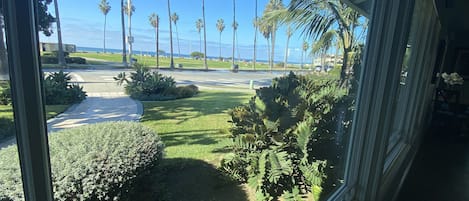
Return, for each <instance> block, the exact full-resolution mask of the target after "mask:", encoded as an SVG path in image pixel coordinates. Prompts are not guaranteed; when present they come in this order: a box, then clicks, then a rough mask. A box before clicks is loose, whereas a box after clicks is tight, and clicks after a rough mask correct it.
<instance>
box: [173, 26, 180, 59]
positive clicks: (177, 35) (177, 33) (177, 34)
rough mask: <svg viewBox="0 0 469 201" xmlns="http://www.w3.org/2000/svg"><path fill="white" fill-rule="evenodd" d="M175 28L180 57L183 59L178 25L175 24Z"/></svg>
mask: <svg viewBox="0 0 469 201" xmlns="http://www.w3.org/2000/svg"><path fill="white" fill-rule="evenodd" d="M174 26H175V27H176V38H177V41H178V56H179V57H181V47H180V46H179V32H178V25H177V24H176V23H174Z"/></svg>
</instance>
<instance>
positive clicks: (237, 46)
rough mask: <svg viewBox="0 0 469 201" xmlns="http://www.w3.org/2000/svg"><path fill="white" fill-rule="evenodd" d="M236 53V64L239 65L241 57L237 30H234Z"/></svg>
mask: <svg viewBox="0 0 469 201" xmlns="http://www.w3.org/2000/svg"><path fill="white" fill-rule="evenodd" d="M236 53H237V54H238V63H239V61H241V57H240V56H239V40H238V30H236Z"/></svg>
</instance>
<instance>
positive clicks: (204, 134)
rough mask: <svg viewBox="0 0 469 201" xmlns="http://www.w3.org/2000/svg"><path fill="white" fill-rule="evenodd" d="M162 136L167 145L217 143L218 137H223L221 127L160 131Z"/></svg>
mask: <svg viewBox="0 0 469 201" xmlns="http://www.w3.org/2000/svg"><path fill="white" fill-rule="evenodd" d="M160 137H161V139H162V140H163V142H165V145H166V147H170V146H178V145H183V144H188V145H193V144H199V145H211V144H216V143H218V141H217V140H216V139H217V138H222V137H223V136H222V135H220V130H219V129H208V130H190V131H179V132H165V133H160Z"/></svg>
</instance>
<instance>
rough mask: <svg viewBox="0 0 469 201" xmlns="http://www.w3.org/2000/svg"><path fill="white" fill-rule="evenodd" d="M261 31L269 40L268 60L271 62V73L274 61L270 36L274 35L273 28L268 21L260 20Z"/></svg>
mask: <svg viewBox="0 0 469 201" xmlns="http://www.w3.org/2000/svg"><path fill="white" fill-rule="evenodd" d="M259 30H260V32H261V33H262V36H264V38H265V39H266V40H267V58H268V61H269V67H270V71H272V66H273V65H272V59H271V55H270V35H271V33H272V26H271V25H270V24H269V23H266V21H262V20H259Z"/></svg>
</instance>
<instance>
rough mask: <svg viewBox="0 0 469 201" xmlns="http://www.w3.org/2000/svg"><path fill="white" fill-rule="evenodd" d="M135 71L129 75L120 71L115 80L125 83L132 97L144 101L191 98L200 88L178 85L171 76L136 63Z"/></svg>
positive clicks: (127, 91)
mask: <svg viewBox="0 0 469 201" xmlns="http://www.w3.org/2000/svg"><path fill="white" fill-rule="evenodd" d="M134 69H135V72H132V73H130V76H129V77H127V75H126V73H125V72H122V73H119V75H117V76H116V77H114V80H116V81H117V84H118V85H122V84H125V92H126V93H127V94H128V95H130V97H132V98H134V99H137V100H143V101H160V100H174V99H179V98H189V97H192V96H194V95H196V94H197V93H199V89H198V87H197V86H195V85H188V86H176V81H174V78H172V77H171V76H165V75H163V74H161V73H159V72H157V71H155V72H151V71H150V69H149V68H147V67H143V66H142V65H140V64H138V63H135V65H134Z"/></svg>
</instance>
